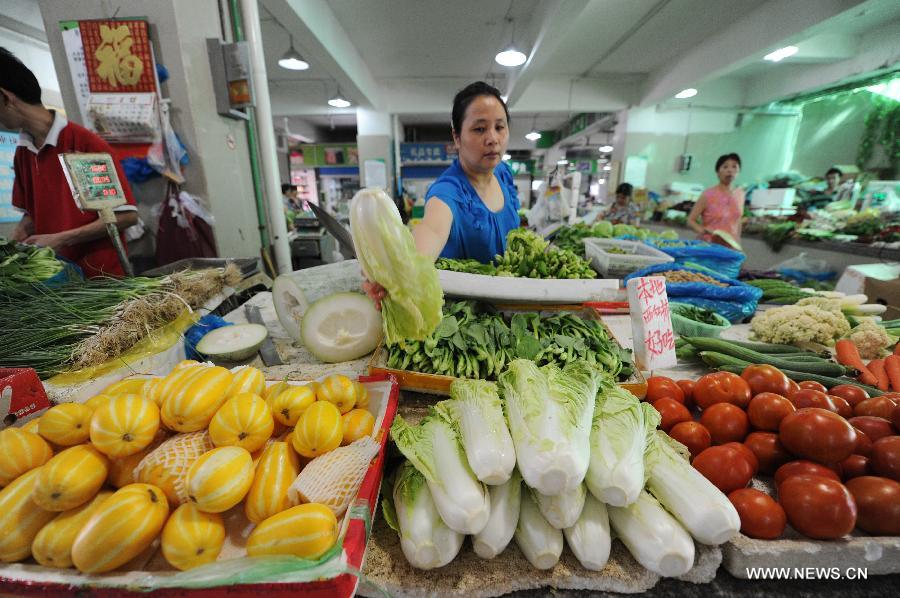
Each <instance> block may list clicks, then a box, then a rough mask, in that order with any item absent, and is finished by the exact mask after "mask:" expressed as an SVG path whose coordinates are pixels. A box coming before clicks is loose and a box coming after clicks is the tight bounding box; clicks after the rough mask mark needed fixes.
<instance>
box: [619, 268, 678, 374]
mask: <svg viewBox="0 0 900 598" xmlns="http://www.w3.org/2000/svg"><path fill="white" fill-rule="evenodd" d="M627 289H628V306H629V307H630V308H631V329H632V332H633V336H632V338H633V339H634V354H635V357H636V358H637V362H638V363H639V364H640V365H641V366H642V367H643V369H645V370H651V371H652V370H656V369H660V368H667V367H672V366H674V365H675V363H676V359H675V332H674V331H673V330H672V318H671V316H670V315H669V296H668V295H667V294H666V279H665V278H663V277H662V276H646V277H641V278H632V279H631V280H629V281H628V287H627Z"/></svg>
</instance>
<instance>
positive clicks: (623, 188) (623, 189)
mask: <svg viewBox="0 0 900 598" xmlns="http://www.w3.org/2000/svg"><path fill="white" fill-rule="evenodd" d="M632 191H634V187H633V186H632V185H631V183H622V184H621V185H619V186H618V187H616V195H620V194H621V195H624V196H625V197H631V192H632Z"/></svg>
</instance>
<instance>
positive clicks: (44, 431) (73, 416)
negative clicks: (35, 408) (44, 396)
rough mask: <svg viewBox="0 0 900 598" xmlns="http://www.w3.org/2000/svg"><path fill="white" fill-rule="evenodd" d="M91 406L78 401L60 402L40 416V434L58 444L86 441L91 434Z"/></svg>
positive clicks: (72, 444)
mask: <svg viewBox="0 0 900 598" xmlns="http://www.w3.org/2000/svg"><path fill="white" fill-rule="evenodd" d="M93 414H94V412H93V411H91V408H90V407H88V406H87V405H82V404H80V403H60V404H59V405H56V406H55V407H51V408H50V409H49V410H48V411H47V413H45V414H44V415H42V416H41V423H40V426H39V427H38V431H39V432H40V434H41V436H43V437H44V438H46V439H47V440H49V441H50V442H52V443H53V444H58V445H59V446H74V445H76V444H81V443H82V442H87V439H88V437H89V436H90V435H91V416H92V415H93Z"/></svg>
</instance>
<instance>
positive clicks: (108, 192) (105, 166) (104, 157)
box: [59, 154, 125, 211]
mask: <svg viewBox="0 0 900 598" xmlns="http://www.w3.org/2000/svg"><path fill="white" fill-rule="evenodd" d="M59 161H60V163H62V166H63V171H64V172H65V173H66V179H67V180H68V181H69V187H70V188H71V190H72V196H73V197H74V198H75V201H77V202H78V206H79V207H80V208H81V209H82V210H91V211H99V210H102V209H104V208H115V207H117V206H121V205H123V204H124V203H125V192H124V191H123V190H122V184H121V183H120V182H119V175H118V173H117V172H116V165H115V162H113V158H112V156H110V155H109V154H61V155H60V156H59Z"/></svg>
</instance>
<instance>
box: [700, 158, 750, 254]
mask: <svg viewBox="0 0 900 598" xmlns="http://www.w3.org/2000/svg"><path fill="white" fill-rule="evenodd" d="M740 172H741V157H740V156H738V155H737V154H725V155H723V156H719V159H718V160H716V175H718V177H719V184H718V185H715V186H713V187H710V188H709V189H707V190H706V191H704V192H703V193H702V194H701V195H700V198H699V199H698V200H697V202H696V203H695V204H694V207H693V209H692V210H691V213H690V214H689V215H688V218H687V223H688V226H690V227H691V228H692V229H693V230H694V231H696V233H697V238H699V239H702V240H704V241H708V242H711V243H719V244H720V245H725V246H726V247H730V244H729V243H727V242H724V241H723V240H722V239H721V238H720V237H719V236H718V235H717V234H716V231H724V232H725V233H728V234H729V235H731V236H732V237H734V240H735V241H737V242H738V243H740V240H741V224H742V223H741V217H742V216H743V214H744V199H745V197H744V190H743V189H742V188H740V187H735V185H734V181H735V179H736V178H737V175H738V174H739V173H740ZM698 219H700V220H702V224H701V222H700V221H698Z"/></svg>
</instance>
